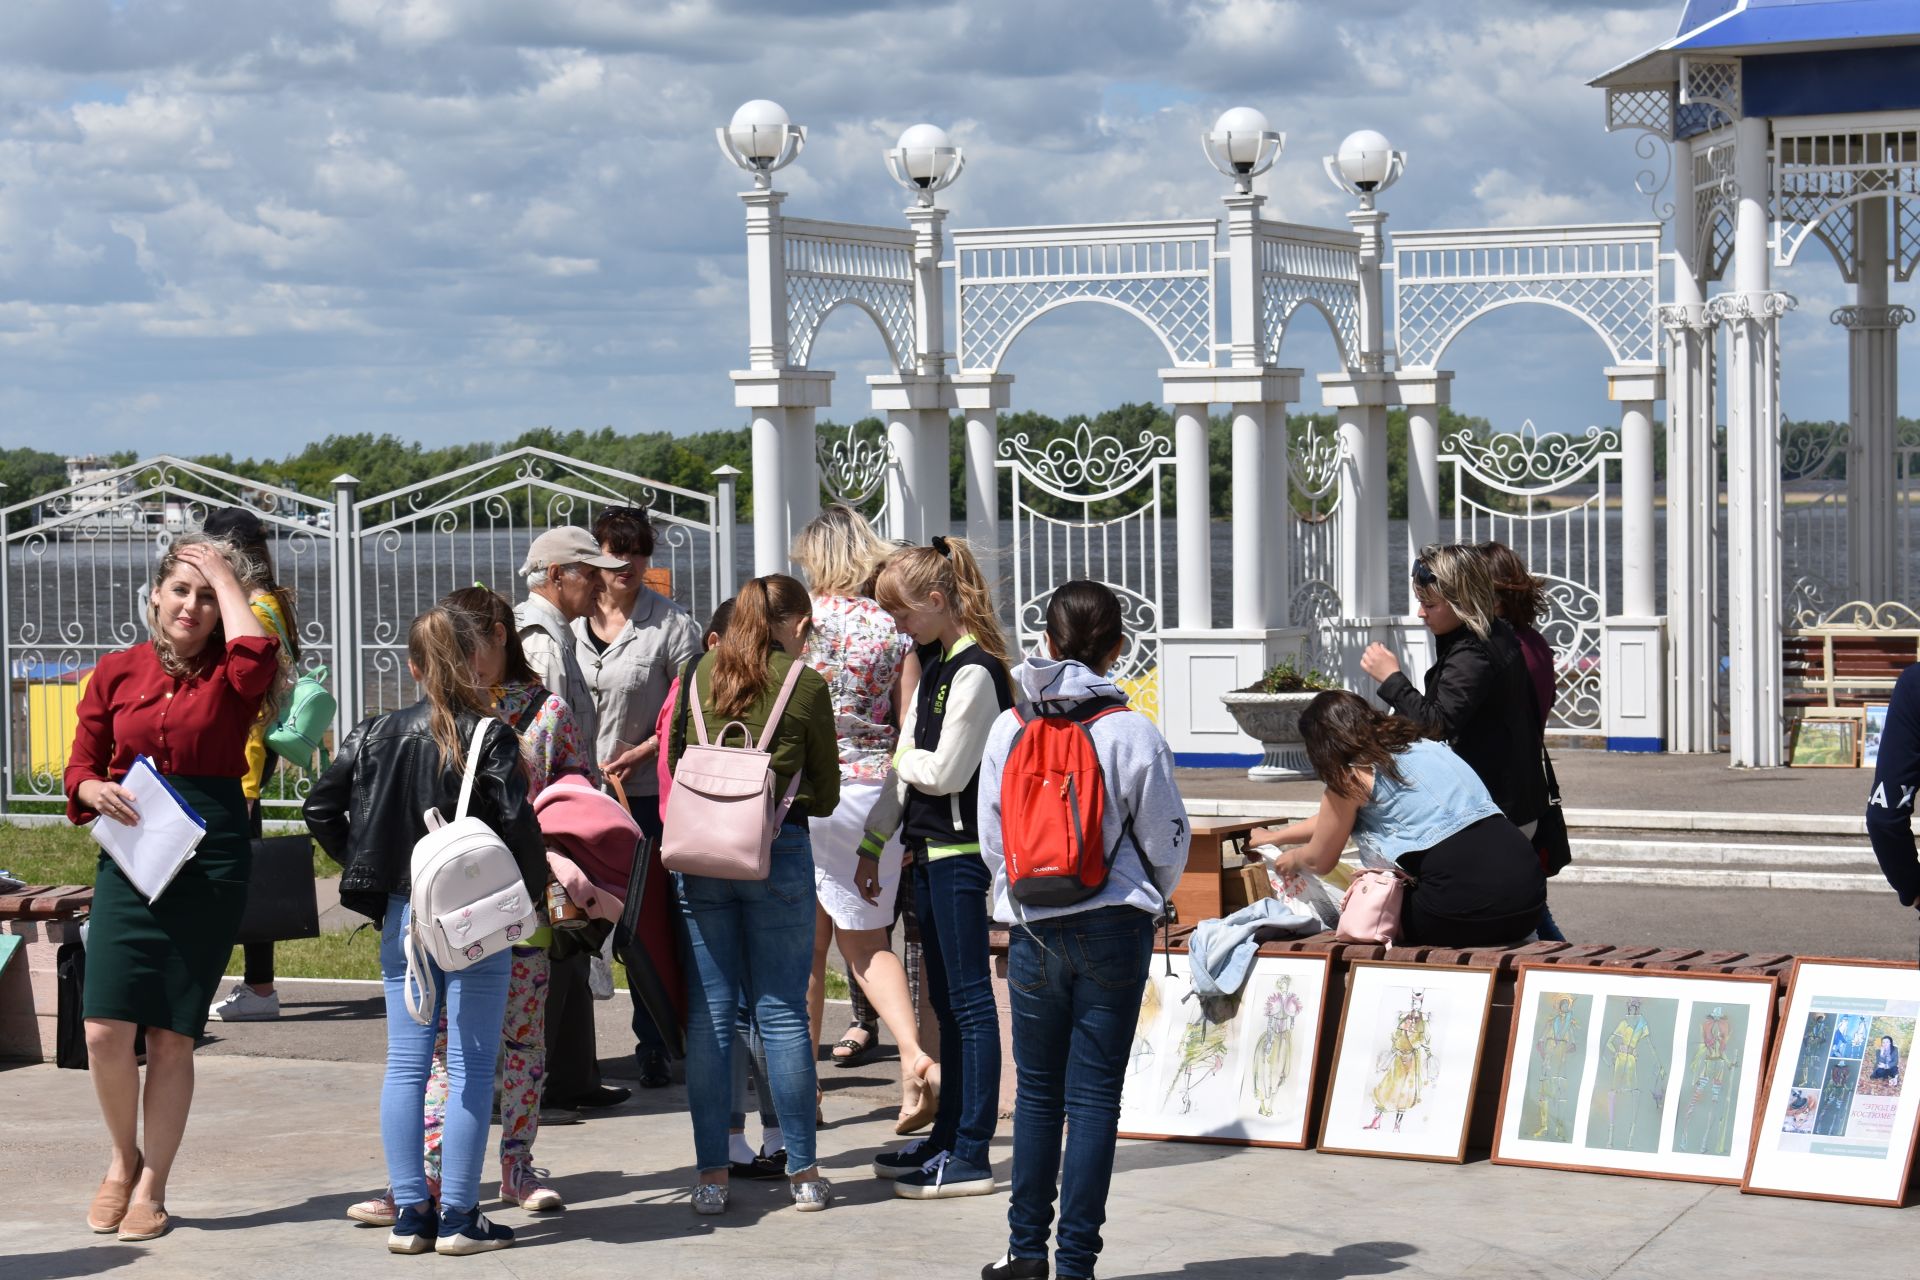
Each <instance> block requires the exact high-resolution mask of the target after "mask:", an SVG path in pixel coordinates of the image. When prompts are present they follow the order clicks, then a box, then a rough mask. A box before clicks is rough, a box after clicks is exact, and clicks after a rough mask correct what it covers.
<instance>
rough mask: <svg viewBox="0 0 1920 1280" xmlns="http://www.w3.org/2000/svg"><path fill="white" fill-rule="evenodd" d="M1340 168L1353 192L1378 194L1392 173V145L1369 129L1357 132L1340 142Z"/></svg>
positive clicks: (1381, 135) (1383, 136) (1382, 136)
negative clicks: (1382, 184) (1376, 192)
mask: <svg viewBox="0 0 1920 1280" xmlns="http://www.w3.org/2000/svg"><path fill="white" fill-rule="evenodd" d="M1339 164H1340V173H1341V175H1342V176H1343V177H1345V178H1346V180H1347V181H1348V182H1351V183H1352V184H1353V186H1354V189H1355V190H1357V191H1361V192H1370V191H1377V190H1379V188H1380V184H1381V183H1383V182H1385V181H1386V180H1387V175H1388V173H1390V172H1391V171H1392V169H1393V145H1392V144H1391V143H1389V142H1388V141H1387V139H1386V137H1385V135H1383V134H1380V133H1377V132H1375V131H1374V130H1372V129H1360V130H1356V131H1355V132H1353V133H1350V134H1348V135H1347V136H1346V139H1345V141H1343V142H1341V144H1340V153H1339Z"/></svg>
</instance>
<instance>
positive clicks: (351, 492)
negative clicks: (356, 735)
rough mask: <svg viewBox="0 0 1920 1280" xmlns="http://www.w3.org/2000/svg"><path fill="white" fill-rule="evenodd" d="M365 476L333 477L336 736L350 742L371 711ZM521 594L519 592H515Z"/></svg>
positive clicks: (337, 741) (334, 718)
mask: <svg viewBox="0 0 1920 1280" xmlns="http://www.w3.org/2000/svg"><path fill="white" fill-rule="evenodd" d="M359 491H360V481H359V480H358V479H356V478H355V477H354V476H352V475H351V474H348V473H346V472H342V473H341V474H339V475H337V476H335V477H334V478H333V529H332V536H333V542H332V551H333V655H334V656H333V673H332V674H333V697H334V702H335V703H336V704H337V709H336V710H335V712H334V716H333V740H334V742H336V743H340V742H345V741H346V740H347V734H349V733H351V732H352V731H353V726H354V725H356V724H359V723H360V721H361V719H362V718H363V717H364V716H365V715H366V712H367V708H366V703H365V696H366V690H365V688H364V687H363V683H362V682H363V680H364V676H365V672H364V671H363V669H362V667H361V665H360V663H361V659H362V654H361V652H360V640H361V635H360V538H359V533H360V527H359V525H360V516H359V511H358V508H356V507H355V505H354V502H355V500H356V498H357V497H358V496H359ZM516 594H517V592H516Z"/></svg>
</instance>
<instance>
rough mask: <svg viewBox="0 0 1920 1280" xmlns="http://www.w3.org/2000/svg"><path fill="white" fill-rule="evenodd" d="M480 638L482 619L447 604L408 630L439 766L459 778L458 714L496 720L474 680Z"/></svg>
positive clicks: (463, 759)
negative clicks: (428, 706) (475, 659)
mask: <svg viewBox="0 0 1920 1280" xmlns="http://www.w3.org/2000/svg"><path fill="white" fill-rule="evenodd" d="M480 635H481V626H480V619H479V618H477V617H475V616H474V615H473V614H472V613H470V612H468V611H467V610H465V609H456V608H454V607H452V606H450V605H447V604H444V603H442V604H436V605H434V606H433V608H431V609H429V610H427V611H426V612H425V613H423V614H421V615H420V616H419V617H417V618H415V619H414V620H413V625H412V626H411V627H409V628H408V629H407V661H409V662H411V663H412V664H413V667H414V671H415V672H416V675H415V679H417V680H418V681H419V682H420V692H421V693H422V694H424V695H425V696H426V701H427V702H428V703H429V704H430V705H431V708H432V710H431V711H430V712H429V714H428V717H427V723H428V726H429V728H430V730H431V732H432V734H433V741H434V745H435V746H437V747H439V748H440V765H441V767H442V768H444V769H447V770H449V771H452V772H456V773H457V772H459V771H460V770H462V769H464V768H466V767H467V756H466V743H465V742H464V741H462V740H461V737H460V713H461V712H462V711H471V712H472V713H473V714H475V715H477V716H482V717H486V716H491V715H493V708H492V707H490V706H488V705H487V703H486V701H485V700H483V699H482V698H481V696H480V689H479V686H478V685H477V684H476V683H475V681H474V678H473V655H474V652H475V651H476V650H477V649H478V648H479V644H480Z"/></svg>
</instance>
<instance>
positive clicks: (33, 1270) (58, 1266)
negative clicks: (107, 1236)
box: [5, 1243, 146, 1280]
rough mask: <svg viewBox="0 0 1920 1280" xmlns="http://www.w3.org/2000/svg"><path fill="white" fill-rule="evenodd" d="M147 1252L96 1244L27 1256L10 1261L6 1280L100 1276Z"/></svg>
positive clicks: (20, 1255) (28, 1254)
mask: <svg viewBox="0 0 1920 1280" xmlns="http://www.w3.org/2000/svg"><path fill="white" fill-rule="evenodd" d="M145 1252H146V1250H145V1249H141V1248H137V1247H135V1246H133V1245H130V1244H118V1243H115V1244H96V1245H92V1246H90V1247H88V1248H82V1249H62V1250H60V1251H59V1252H58V1253H24V1254H18V1255H16V1256H14V1257H11V1258H8V1259H7V1265H6V1270H5V1274H6V1277H7V1280H65V1277H68V1276H97V1275H100V1274H101V1273H103V1272H107V1271H112V1270H115V1269H116V1268H119V1267H124V1266H127V1265H128V1264H130V1263H132V1262H134V1261H135V1260H137V1259H138V1258H139V1257H140V1256H141V1255H142V1254H144V1253H145Z"/></svg>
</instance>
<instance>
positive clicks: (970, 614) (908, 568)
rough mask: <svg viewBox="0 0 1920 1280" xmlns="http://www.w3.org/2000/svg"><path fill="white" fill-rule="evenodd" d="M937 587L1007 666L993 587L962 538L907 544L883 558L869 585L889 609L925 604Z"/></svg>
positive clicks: (972, 632) (965, 623) (971, 631)
mask: <svg viewBox="0 0 1920 1280" xmlns="http://www.w3.org/2000/svg"><path fill="white" fill-rule="evenodd" d="M936 591H938V592H939V593H940V594H941V595H942V596H944V597H946V601H947V607H948V608H949V609H951V610H952V611H953V614H954V616H955V617H956V618H958V619H959V620H960V626H961V629H962V630H964V631H965V632H967V634H969V635H971V636H972V637H973V639H974V643H976V644H978V645H979V646H980V647H981V648H982V649H985V650H986V651H987V652H988V653H990V654H992V655H993V657H994V658H995V660H996V661H998V662H999V663H1000V665H1001V666H1003V667H1004V666H1009V665H1011V663H1010V659H1009V656H1008V648H1007V636H1006V633H1005V632H1004V631H1002V630H1000V615H999V613H998V612H997V611H996V610H995V609H994V607H993V590H992V589H991V588H990V587H988V585H987V579H986V575H985V574H983V573H981V572H980V562H979V561H978V560H977V559H975V558H974V554H973V547H972V546H971V545H969V544H968V542H967V540H966V539H965V538H935V539H934V540H933V545H932V546H930V547H909V548H907V549H906V550H905V551H901V552H899V553H897V554H896V555H894V556H893V557H892V558H890V559H889V560H888V561H887V563H886V565H885V567H884V568H882V569H881V570H880V576H879V577H878V578H877V579H876V580H875V581H874V584H873V597H874V599H875V600H876V601H878V602H879V605H880V607H881V608H882V609H885V610H886V611H887V612H889V613H899V612H902V611H904V610H907V609H920V608H925V607H926V605H927V602H928V600H930V599H931V598H932V596H933V593H934V592H936Z"/></svg>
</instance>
